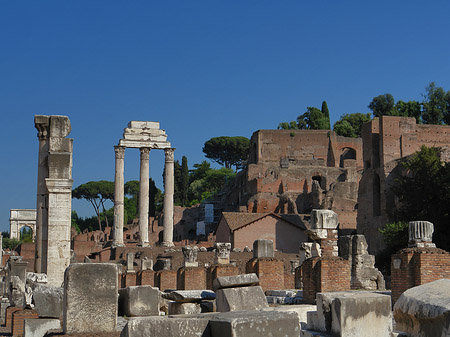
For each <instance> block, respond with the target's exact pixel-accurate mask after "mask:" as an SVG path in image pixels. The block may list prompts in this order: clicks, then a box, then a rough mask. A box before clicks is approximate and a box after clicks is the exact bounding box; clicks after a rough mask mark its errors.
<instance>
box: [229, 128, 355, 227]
mask: <svg viewBox="0 0 450 337" xmlns="http://www.w3.org/2000/svg"><path fill="white" fill-rule="evenodd" d="M362 168H363V160H362V140H361V139H359V138H348V137H341V136H337V135H336V134H335V133H334V132H333V131H330V130H259V131H256V132H254V133H253V135H252V137H251V140H250V155H249V161H248V167H247V168H246V169H245V170H243V171H241V172H240V173H239V174H238V177H237V180H236V184H237V186H236V187H235V189H234V192H233V193H232V194H231V197H230V200H229V203H230V205H232V206H233V207H234V210H240V211H245V212H251V213H267V212H274V213H285V214H286V213H290V214H309V213H310V212H311V210H312V209H313V208H322V209H332V210H334V211H335V212H336V213H337V214H338V215H339V219H340V222H341V223H340V228H341V229H356V211H357V197H358V184H359V179H360V176H361V170H362Z"/></svg>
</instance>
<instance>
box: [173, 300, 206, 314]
mask: <svg viewBox="0 0 450 337" xmlns="http://www.w3.org/2000/svg"><path fill="white" fill-rule="evenodd" d="M201 312H202V307H201V305H200V303H178V302H170V303H169V315H193V314H200V313H201Z"/></svg>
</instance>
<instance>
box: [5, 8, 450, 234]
mask: <svg viewBox="0 0 450 337" xmlns="http://www.w3.org/2000/svg"><path fill="white" fill-rule="evenodd" d="M449 12H450V2H449V1H444V0H441V1H439V0H436V1H433V2H428V1H370V2H369V1H323V0H317V1H298V0H297V1H273V0H272V1H262V0H260V1H211V0H208V1H114V0H108V1H83V0H77V1H60V0H59V1H44V0H43V1H0V114H1V115H0V116H1V121H2V132H1V136H0V137H1V139H0V140H1V144H2V145H1V147H0V151H1V153H0V154H1V158H2V165H0V177H1V178H2V179H1V180H0V184H1V185H0V187H1V188H0V230H8V229H9V221H8V218H9V209H11V208H34V207H35V202H36V201H35V199H36V197H35V196H36V179H37V177H36V176H37V150H38V140H37V137H36V129H35V128H34V122H33V120H34V115H35V114H48V115H51V114H64V115H67V116H69V117H70V120H71V123H72V133H71V135H70V136H71V137H72V138H74V157H73V164H74V166H73V179H74V186H78V185H80V184H82V183H84V182H87V181H90V180H101V179H106V180H113V178H114V151H113V146H114V145H116V144H117V143H118V140H119V139H120V138H121V136H122V132H123V128H125V127H126V125H127V123H128V122H129V121H130V120H146V121H159V122H160V123H161V128H163V129H165V130H166V132H167V134H168V137H169V140H170V141H171V142H172V145H173V146H174V147H176V148H177V150H176V152H175V157H176V159H179V160H181V157H182V156H183V155H185V156H187V158H188V161H189V165H190V167H192V165H193V164H194V163H198V162H201V161H202V160H204V159H205V158H204V155H203V153H202V146H203V144H204V142H205V141H206V140H208V139H209V138H211V137H215V136H222V135H224V136H237V135H242V136H246V137H250V136H251V135H252V133H253V132H254V131H256V130H258V129H271V128H276V127H277V125H278V123H279V122H282V121H290V120H294V119H295V118H296V117H297V116H298V115H299V114H301V113H303V112H304V111H305V110H306V107H307V106H316V107H320V106H321V103H322V101H323V100H326V101H327V103H328V107H329V109H330V113H331V119H332V122H334V121H336V120H338V119H339V117H340V116H341V115H342V114H344V113H353V112H369V110H368V108H367V105H368V104H369V102H370V101H371V99H372V98H373V97H374V96H377V95H379V94H384V93H391V94H392V95H394V98H395V99H396V100H398V99H402V100H406V101H407V100H412V99H414V100H421V99H422V97H421V94H422V93H424V88H425V86H426V85H427V84H428V83H429V82H431V81H435V82H436V84H437V85H439V86H442V87H444V89H446V90H450V61H449V60H450V57H449V52H450V43H449V42H450V41H449V38H448V36H449V31H450V21H449V20H448V13H449ZM125 158H126V159H125V179H126V180H131V179H138V175H139V159H138V158H139V156H138V151H137V150H133V149H128V150H127V152H126V154H125ZM162 165H163V153H162V152H161V151H152V152H151V154H150V175H151V177H152V178H153V179H155V180H156V181H157V182H158V185H159V186H160V187H162V186H161V184H162V182H161V174H162V167H163V166H162ZM90 207H91V206H90V205H89V204H87V203H86V202H83V201H77V200H74V202H73V208H74V209H75V210H76V211H77V212H78V213H79V214H80V215H82V216H87V215H91V214H93V211H92V210H91V208H90Z"/></svg>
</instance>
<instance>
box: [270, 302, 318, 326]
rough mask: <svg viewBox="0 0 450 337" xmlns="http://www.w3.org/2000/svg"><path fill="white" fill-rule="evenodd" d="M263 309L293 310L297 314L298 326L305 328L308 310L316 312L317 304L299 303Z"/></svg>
mask: <svg viewBox="0 0 450 337" xmlns="http://www.w3.org/2000/svg"><path fill="white" fill-rule="evenodd" d="M262 310H263V311H268V312H271V311H282V312H284V311H289V312H295V313H296V314H297V316H298V320H299V322H300V326H301V328H302V330H303V329H305V328H306V324H307V322H308V317H307V316H308V312H316V310H317V306H316V305H312V304H300V305H289V306H278V307H269V308H265V309H262Z"/></svg>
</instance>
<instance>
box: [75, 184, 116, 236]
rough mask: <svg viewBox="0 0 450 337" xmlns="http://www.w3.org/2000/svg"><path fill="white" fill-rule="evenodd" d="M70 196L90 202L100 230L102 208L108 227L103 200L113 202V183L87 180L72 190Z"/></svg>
mask: <svg viewBox="0 0 450 337" xmlns="http://www.w3.org/2000/svg"><path fill="white" fill-rule="evenodd" d="M72 198H76V199H85V200H87V201H89V202H90V203H91V205H92V207H93V208H94V210H95V213H96V214H97V219H98V227H99V229H100V230H102V223H101V218H100V208H103V213H104V216H105V220H106V226H107V227H108V218H107V217H106V209H105V201H107V200H111V201H113V202H114V183H113V182H112V181H106V180H100V181H89V182H87V183H85V184H81V185H80V186H78V187H77V188H75V189H74V190H73V191H72Z"/></svg>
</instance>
